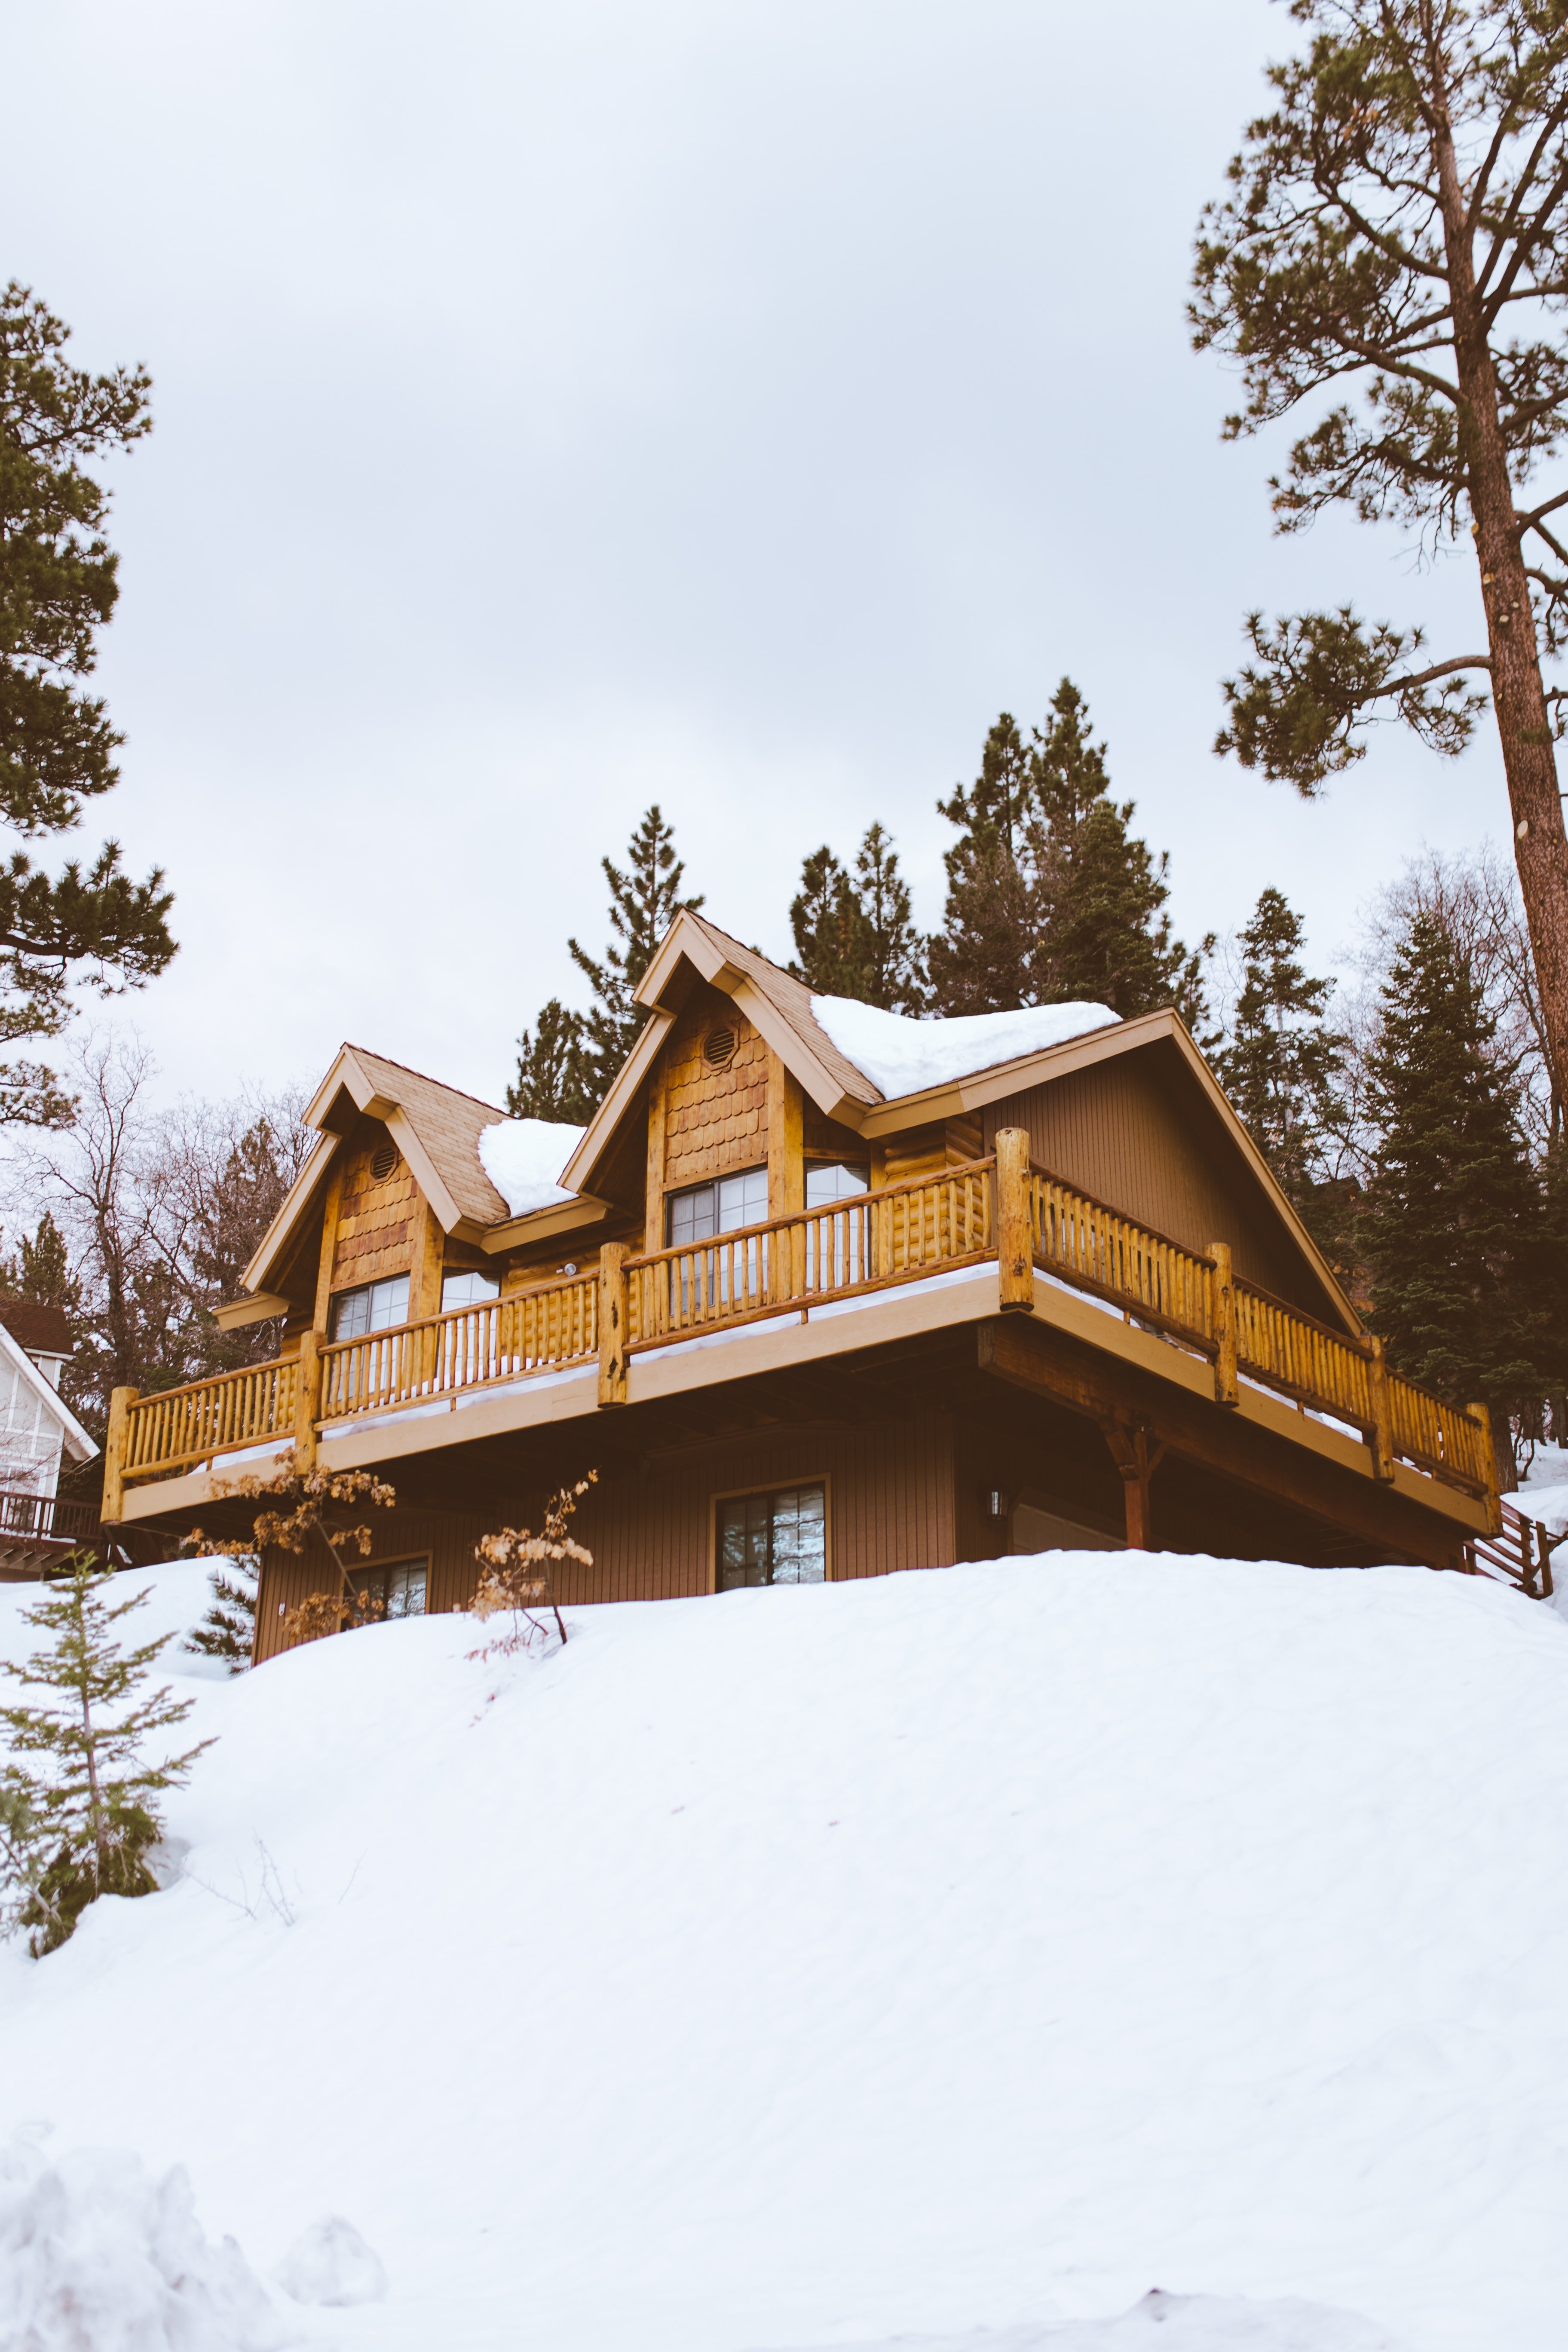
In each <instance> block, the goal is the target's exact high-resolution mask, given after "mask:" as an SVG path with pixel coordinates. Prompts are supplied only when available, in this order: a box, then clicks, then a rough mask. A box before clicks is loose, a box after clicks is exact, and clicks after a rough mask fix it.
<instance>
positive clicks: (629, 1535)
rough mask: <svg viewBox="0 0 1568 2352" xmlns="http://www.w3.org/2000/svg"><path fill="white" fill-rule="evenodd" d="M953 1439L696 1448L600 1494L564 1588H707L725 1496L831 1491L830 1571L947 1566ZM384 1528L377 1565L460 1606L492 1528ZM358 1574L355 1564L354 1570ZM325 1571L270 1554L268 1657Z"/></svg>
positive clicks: (922, 1434)
mask: <svg viewBox="0 0 1568 2352" xmlns="http://www.w3.org/2000/svg"><path fill="white" fill-rule="evenodd" d="M952 1461H953V1441H952V1423H951V1421H950V1419H949V1417H948V1415H946V1414H945V1413H924V1414H919V1415H917V1416H915V1417H914V1418H913V1419H911V1420H909V1421H904V1422H878V1423H869V1424H865V1425H858V1426H852V1427H845V1426H841V1425H830V1424H827V1423H824V1425H823V1426H822V1427H821V1428H816V1429H814V1428H807V1429H780V1430H769V1431H765V1432H760V1433H756V1434H754V1435H752V1436H749V1437H746V1438H742V1439H737V1438H727V1439H724V1440H721V1441H719V1442H717V1443H715V1444H712V1445H705V1446H701V1447H694V1448H692V1449H691V1450H690V1451H689V1452H684V1451H683V1452H682V1453H681V1454H679V1455H674V1454H672V1455H668V1456H666V1457H664V1458H663V1459H660V1460H656V1461H654V1462H653V1463H651V1464H650V1465H649V1467H648V1470H647V1474H646V1475H640V1476H639V1475H626V1476H624V1477H617V1478H616V1479H615V1480H613V1481H611V1482H607V1483H606V1484H605V1485H603V1486H598V1487H595V1490H594V1491H593V1493H592V1494H590V1495H589V1496H587V1497H586V1498H585V1500H584V1503H583V1505H582V1506H581V1507H580V1508H579V1510H578V1513H577V1517H576V1521H575V1526H574V1532H575V1533H576V1534H577V1535H578V1536H579V1537H580V1538H581V1539H582V1541H583V1542H584V1543H585V1544H586V1545H587V1547H588V1549H590V1550H591V1551H592V1552H593V1554H594V1566H593V1567H592V1568H591V1569H586V1568H582V1567H579V1566H577V1565H575V1564H571V1565H569V1567H568V1568H567V1569H566V1570H565V1571H564V1572H563V1576H562V1579H561V1580H560V1583H559V1586H558V1591H559V1594H560V1598H561V1599H562V1601H563V1602H570V1603H571V1604H572V1605H573V1606H574V1607H580V1606H582V1605H583V1604H584V1603H587V1602H593V1601H666V1600H674V1599H678V1598H679V1597H680V1596H682V1595H686V1594H693V1593H702V1592H707V1591H710V1589H711V1585H712V1574H713V1557H712V1551H713V1541H712V1528H713V1501H714V1497H715V1496H719V1495H728V1494H735V1493H745V1492H748V1491H752V1490H754V1489H759V1488H766V1487H773V1486H794V1485H795V1484H797V1483H803V1482H805V1481H806V1480H808V1479H812V1478H817V1477H820V1478H823V1479H824V1480H826V1486H827V1523H828V1524H827V1541H828V1568H829V1573H830V1574H831V1575H832V1576H833V1577H834V1578H835V1580H837V1579H839V1578H844V1577H856V1576H883V1575H887V1574H889V1572H890V1571H891V1570H896V1569H905V1568H945V1567H948V1566H950V1565H951V1563H952V1561H953V1560H954V1559H956V1558H957V1557H958V1553H957V1550H956V1548H955V1528H954V1496H953V1472H952ZM366 1519H367V1522H372V1521H374V1550H373V1552H372V1555H371V1558H372V1559H373V1560H392V1559H409V1558H412V1557H415V1556H416V1555H418V1554H421V1553H428V1554H429V1556H430V1580H429V1587H428V1604H427V1605H428V1606H429V1608H430V1609H431V1610H432V1611H440V1610H452V1609H461V1608H463V1607H464V1606H465V1605H466V1604H467V1602H468V1597H469V1595H470V1593H471V1592H472V1591H473V1588H474V1582H475V1579H476V1577H477V1574H478V1570H477V1569H476V1567H475V1563H474V1557H473V1554H474V1546H475V1544H476V1543H477V1542H478V1540H479V1537H480V1536H481V1535H483V1534H484V1533H485V1532H486V1531H487V1529H488V1528H489V1527H490V1526H492V1525H493V1524H494V1521H493V1519H485V1518H481V1517H476V1516H475V1515H474V1514H473V1513H471V1512H460V1511H412V1510H410V1511H393V1512H390V1513H388V1514H387V1515H386V1516H385V1517H384V1518H379V1517H376V1515H374V1514H372V1513H369V1512H367V1513H366ZM355 1564H356V1565H357V1563H355ZM329 1579H330V1571H329V1570H326V1568H325V1565H324V1561H323V1560H318V1559H312V1558H311V1556H310V1554H309V1553H307V1554H306V1555H305V1557H304V1558H303V1559H295V1558H294V1557H292V1556H291V1555H290V1554H288V1553H278V1552H268V1554H267V1556H266V1558H265V1559H264V1560H263V1562H262V1573H261V1584H260V1591H259V1593H258V1612H257V1627H258V1633H257V1653H258V1659H264V1658H268V1657H272V1656H274V1655H275V1654H277V1651H278V1649H279V1629H280V1620H281V1615H282V1612H283V1611H284V1610H286V1609H289V1608H291V1607H292V1606H293V1605H294V1604H295V1602H296V1601H303V1600H304V1599H306V1598H307V1597H308V1595H309V1594H310V1593H312V1592H319V1591H324V1590H326V1589H327V1588H328V1584H329Z"/></svg>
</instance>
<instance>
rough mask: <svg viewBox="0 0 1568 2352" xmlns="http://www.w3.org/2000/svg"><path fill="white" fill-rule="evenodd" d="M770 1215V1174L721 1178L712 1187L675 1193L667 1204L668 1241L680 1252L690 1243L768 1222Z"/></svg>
mask: <svg viewBox="0 0 1568 2352" xmlns="http://www.w3.org/2000/svg"><path fill="white" fill-rule="evenodd" d="M767 1213H768V1171H767V1170H766V1169H765V1168H748V1169H746V1170H745V1171H744V1172H743V1173H742V1175H739V1176H720V1177H716V1178H715V1179H714V1181H712V1182H711V1183H710V1184H689V1185H688V1186H687V1187H686V1189H685V1191H684V1192H671V1193H670V1194H669V1196H668V1200H667V1201H666V1203H665V1212H664V1221H665V1234H666V1238H667V1240H668V1245H669V1247H670V1248H671V1249H680V1248H682V1247H684V1246H685V1244H687V1243H688V1242H706V1241H711V1240H712V1239H713V1237H714V1235H715V1234H733V1233H738V1232H739V1231H740V1229H741V1227H742V1225H760V1224H763V1223H765V1222H766V1220H767Z"/></svg>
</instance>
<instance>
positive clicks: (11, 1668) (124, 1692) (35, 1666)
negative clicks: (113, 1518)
mask: <svg viewBox="0 0 1568 2352" xmlns="http://www.w3.org/2000/svg"><path fill="white" fill-rule="evenodd" d="M112 1580H113V1577H112V1571H111V1570H106V1569H100V1568H99V1567H97V1566H96V1564H95V1563H94V1561H93V1559H91V1557H90V1556H89V1555H84V1554H80V1553H79V1554H78V1555H77V1557H76V1559H74V1560H73V1561H72V1563H71V1566H70V1568H69V1570H68V1572H67V1573H66V1574H65V1575H63V1576H61V1577H59V1578H58V1579H57V1580H56V1582H55V1584H54V1586H53V1588H52V1589H51V1590H50V1591H49V1593H48V1595H47V1598H46V1599H45V1600H43V1601H40V1602H39V1603H38V1605H37V1608H36V1609H27V1610H24V1611H23V1612H22V1613H23V1618H24V1622H26V1623H27V1624H29V1625H34V1626H37V1629H38V1630H39V1632H40V1633H48V1634H52V1635H53V1637H54V1639H53V1643H52V1645H51V1646H50V1647H48V1648H47V1649H41V1650H38V1651H37V1652H35V1654H33V1656H32V1657H30V1658H29V1659H27V1660H26V1664H22V1665H16V1664H11V1663H10V1662H9V1661H0V1664H3V1665H4V1668H5V1673H6V1674H8V1675H11V1676H12V1678H13V1679H14V1680H15V1681H16V1682H18V1683H20V1684H21V1685H23V1687H24V1688H25V1689H37V1690H48V1691H53V1692H56V1693H58V1703H57V1704H55V1705H45V1706H6V1707H0V1724H3V1725H4V1726H5V1729H6V1731H7V1732H8V1733H9V1735H10V1741H11V1747H12V1750H13V1754H14V1755H15V1756H16V1757H18V1758H21V1757H27V1756H36V1757H38V1758H39V1759H43V1768H42V1769H40V1770H37V1771H30V1770H29V1769H27V1767H26V1765H25V1764H21V1763H14V1764H13V1765H12V1766H11V1768H10V1769H9V1772H8V1774H7V1788H8V1800H7V1801H8V1805H9V1807H10V1809H11V1810H10V1819H11V1823H12V1828H11V1834H12V1836H13V1837H18V1836H19V1838H20V1840H21V1843H22V1846H23V1848H24V1850H26V1851H30V1852H31V1853H34V1854H35V1855H38V1856H41V1857H42V1867H41V1869H40V1870H39V1871H38V1873H37V1879H36V1882H35V1884H34V1885H33V1886H32V1887H31V1889H30V1891H29V1892H28V1894H27V1895H26V1898H25V1900H24V1901H23V1903H22V1905H21V1909H20V1917H21V1924H22V1925H23V1926H24V1927H27V1928H28V1929H30V1930H31V1940H32V1948H33V1951H34V1952H35V1954H41V1953H44V1952H47V1951H52V1950H53V1949H54V1948H55V1947H56V1946H57V1945H58V1944H63V1943H64V1942H65V1940H66V1938H67V1937H68V1936H69V1935H70V1934H71V1932H72V1931H73V1929H74V1928H75V1926H76V1923H77V1921H78V1919H79V1917H80V1916H81V1914H82V1912H83V1911H84V1910H85V1909H86V1907H87V1906H88V1905H89V1903H92V1902H95V1901H96V1900H97V1898H98V1897H99V1895H151V1894H153V1892H154V1891H155V1888H156V1884H157V1882H156V1881H155V1879H154V1878H153V1874H152V1872H151V1871H150V1870H149V1868H148V1866H147V1855H148V1853H149V1852H150V1851H151V1849H152V1848H153V1846H155V1845H156V1844H157V1843H158V1841H159V1839H160V1838H161V1837H162V1835H163V1824H162V1822H160V1820H159V1818H158V1814H157V1811H156V1809H155V1807H156V1800H157V1799H158V1798H159V1797H160V1796H162V1795H163V1793H164V1791H165V1790H169V1789H177V1788H179V1787H181V1786H182V1785H183V1783H184V1780H185V1779H186V1777H187V1776H188V1774H189V1771H190V1768H191V1766H192V1764H193V1763H194V1762H195V1759H196V1758H197V1757H198V1756H199V1755H200V1754H201V1753H202V1750H203V1749H204V1748H209V1747H210V1746H211V1745H212V1742H211V1741H210V1740H205V1739H204V1740H201V1741H199V1742H198V1744H197V1745H196V1746H195V1748H187V1749H186V1750H185V1752H184V1755H181V1756H174V1757H169V1758H167V1759H164V1760H163V1762H161V1763H152V1762H149V1761H148V1760H146V1759H145V1757H144V1755H143V1752H142V1751H143V1747H144V1743H145V1742H146V1741H147V1740H148V1739H149V1738H152V1737H153V1735H154V1734H155V1733H158V1732H163V1731H169V1730H172V1729H173V1728H174V1726H175V1725H176V1724H179V1723H183V1722H184V1719H185V1717H186V1716H187V1715H188V1714H189V1713H190V1711H191V1706H192V1705H193V1702H192V1701H191V1700H190V1699H175V1698H172V1697H171V1696H170V1694H169V1691H168V1688H167V1686H166V1685H165V1687H164V1688H163V1689H162V1690H158V1691H153V1692H152V1693H151V1694H149V1695H147V1696H138V1693H139V1692H140V1691H141V1687H142V1684H144V1683H145V1681H146V1679H147V1676H148V1673H149V1671H150V1669H151V1667H152V1664H153V1660H154V1659H155V1658H157V1657H158V1656H159V1655H160V1654H161V1653H162V1652H163V1649H164V1648H165V1647H166V1646H167V1644H168V1643H169V1642H170V1641H171V1640H172V1639H173V1638H174V1637H173V1635H172V1634H168V1633H163V1634H160V1635H159V1637H158V1638H157V1640H155V1641H152V1642H143V1643H142V1644H141V1645H140V1646H139V1647H138V1648H135V1649H132V1650H127V1649H125V1648H124V1647H122V1645H121V1642H120V1641H119V1640H118V1639H117V1638H116V1635H115V1633H114V1630H113V1629H114V1627H115V1626H116V1625H117V1624H118V1623H119V1622H120V1621H121V1618H124V1617H128V1616H130V1615H131V1613H132V1611H133V1610H136V1609H140V1608H141V1606H142V1603H143V1601H145V1600H146V1599H147V1594H146V1592H145V1591H142V1592H137V1593H133V1594H132V1597H131V1599H130V1600H129V1601H120V1602H118V1603H117V1604H110V1601H108V1600H107V1599H106V1598H105V1592H106V1588H107V1587H108V1586H109V1585H110V1583H111V1582H112ZM18 1798H19V1799H20V1800H21V1807H20V1808H18V1806H17V1802H16V1801H17V1799H18Z"/></svg>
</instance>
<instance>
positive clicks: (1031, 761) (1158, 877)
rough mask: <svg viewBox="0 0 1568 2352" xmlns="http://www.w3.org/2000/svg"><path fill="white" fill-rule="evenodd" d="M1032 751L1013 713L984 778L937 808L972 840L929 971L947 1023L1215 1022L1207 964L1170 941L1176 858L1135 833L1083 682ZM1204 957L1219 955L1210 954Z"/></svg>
mask: <svg viewBox="0 0 1568 2352" xmlns="http://www.w3.org/2000/svg"><path fill="white" fill-rule="evenodd" d="M1030 735H1031V738H1032V740H1031V742H1030V744H1029V745H1028V746H1027V747H1026V746H1025V744H1024V742H1023V739H1022V737H1021V735H1020V734H1019V731H1018V728H1017V725H1016V721H1015V720H1014V719H1012V718H1011V717H1010V716H1009V715H1008V713H1006V712H1004V713H1003V714H1002V717H1001V718H1000V719H998V720H997V722H996V724H995V726H994V727H993V729H992V730H991V732H990V734H989V735H988V737H987V738H986V743H985V751H984V755H983V757H982V761H981V772H980V775H979V776H978V778H977V779H976V780H975V782H974V783H973V785H972V786H971V787H970V789H969V790H968V791H967V792H964V791H963V790H959V791H956V792H954V793H953V794H952V797H951V798H950V799H948V800H946V801H939V802H938V803H937V806H938V809H939V811H940V813H941V814H942V815H943V816H945V817H946V818H947V819H948V821H949V823H950V824H956V825H959V826H960V827H962V831H961V834H960V837H959V839H958V841H957V842H956V843H955V844H954V845H952V848H950V849H949V850H948V851H947V852H946V853H945V863H946V866H947V876H948V895H947V908H946V916H945V921H944V924H943V929H942V934H941V936H940V937H938V938H936V939H933V940H931V947H930V951H929V962H930V969H931V982H932V986H933V989H934V992H935V996H936V1003H937V1006H938V1009H939V1010H940V1011H942V1012H943V1013H986V1012H1003V1011H1011V1010H1013V1009H1014V1008H1016V1007H1017V1006H1020V1005H1026V1004H1061V1003H1073V1002H1085V1001H1086V1002H1089V1003H1099V1004H1107V1005H1109V1006H1110V1010H1111V1011H1112V1012H1113V1013H1121V1015H1122V1016H1123V1018H1124V1019H1125V1018H1131V1016H1132V1015H1134V1014H1136V1013H1147V1012H1149V1011H1151V1010H1152V1008H1153V1007H1154V1006H1156V1005H1160V1004H1172V1003H1173V1004H1174V1005H1175V1006H1176V1007H1177V1009H1178V1010H1179V1011H1180V1012H1181V1013H1182V1014H1183V1016H1184V1019H1186V1021H1187V1022H1188V1024H1189V1025H1194V1026H1195V1025H1196V1024H1198V1023H1199V1022H1200V1021H1201V1019H1202V1018H1203V986H1202V980H1201V954H1202V950H1200V951H1199V952H1198V953H1189V951H1188V950H1187V949H1186V948H1185V947H1184V945H1183V943H1182V941H1181V940H1176V939H1173V937H1172V934H1171V924H1170V918H1169V917H1168V916H1167V915H1166V914H1165V913H1164V911H1163V908H1164V906H1165V901H1166V899H1167V898H1169V896H1170V889H1169V886H1168V884H1167V882H1166V879H1165V877H1166V873H1167V870H1168V866H1169V863H1170V861H1169V857H1168V856H1165V855H1162V856H1160V857H1159V858H1158V859H1157V860H1156V859H1155V857H1154V856H1153V855H1152V852H1151V851H1150V849H1149V846H1148V845H1147V843H1145V842H1143V841H1141V840H1139V839H1138V838H1137V837H1136V836H1135V835H1132V834H1131V833H1130V832H1129V831H1128V826H1129V824H1130V823H1131V817H1132V814H1133V806H1134V804H1133V803H1132V802H1131V801H1123V802H1121V803H1117V802H1115V801H1112V800H1111V799H1110V779H1109V776H1108V774H1107V771H1106V765H1105V746H1104V744H1103V743H1100V744H1096V743H1095V742H1093V741H1092V740H1090V736H1089V710H1088V706H1087V705H1086V703H1085V702H1084V699H1083V697H1082V695H1081V694H1080V693H1079V689H1078V688H1077V687H1076V686H1074V684H1073V682H1072V680H1071V679H1070V678H1065V677H1064V678H1063V680H1062V682H1061V684H1060V686H1059V687H1058V688H1057V691H1056V694H1055V695H1054V696H1053V698H1052V700H1051V706H1050V711H1049V714H1048V716H1047V723H1046V725H1045V727H1044V728H1038V727H1036V728H1032V729H1031V730H1030ZM1204 944H1205V950H1206V948H1207V947H1208V946H1209V945H1210V944H1211V943H1210V942H1209V941H1205V943H1204Z"/></svg>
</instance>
